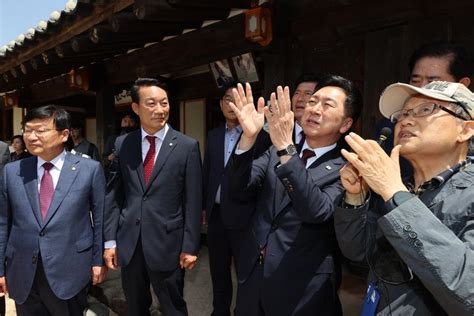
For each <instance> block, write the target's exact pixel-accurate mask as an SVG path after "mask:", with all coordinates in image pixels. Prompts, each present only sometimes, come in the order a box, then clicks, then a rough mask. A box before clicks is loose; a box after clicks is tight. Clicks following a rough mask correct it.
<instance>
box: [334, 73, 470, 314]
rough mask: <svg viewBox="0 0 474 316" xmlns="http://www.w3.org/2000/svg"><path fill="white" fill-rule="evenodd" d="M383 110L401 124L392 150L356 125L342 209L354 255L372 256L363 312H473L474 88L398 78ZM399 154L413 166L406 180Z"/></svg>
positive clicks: (340, 226) (341, 230) (344, 233)
mask: <svg viewBox="0 0 474 316" xmlns="http://www.w3.org/2000/svg"><path fill="white" fill-rule="evenodd" d="M380 111H381V113H382V114H383V115H384V116H385V117H387V118H390V119H391V121H392V122H393V123H395V133H394V142H395V145H396V146H395V147H394V149H393V150H392V152H391V156H390V157H389V156H388V155H386V154H385V152H384V151H383V150H382V148H381V147H380V146H379V144H377V143H376V142H375V141H371V140H364V139H362V138H361V137H359V136H358V135H356V134H354V133H351V134H350V135H348V136H347V137H346V141H347V142H348V144H349V145H350V146H351V148H352V150H353V152H348V151H345V150H342V154H343V156H344V157H345V158H346V159H347V160H348V161H349V163H348V164H347V165H346V166H345V167H344V168H343V169H342V170H341V180H342V184H343V186H344V188H345V194H344V195H343V199H342V201H341V202H340V203H339V207H337V208H336V211H335V227H336V234H337V237H338V241H339V245H340V247H341V250H342V252H343V254H344V255H345V256H347V257H348V258H350V259H351V260H355V261H366V262H367V263H368V265H369V267H370V273H369V289H368V293H367V297H366V299H365V300H364V305H363V307H362V312H363V313H362V314H363V315H375V314H378V315H446V314H450V315H472V314H473V313H474V287H473V284H474V273H473V269H474V251H473V250H474V216H473V214H474V213H473V205H474V186H473V181H474V165H472V160H471V158H469V157H467V152H468V148H469V144H470V139H471V137H472V135H473V134H474V122H473V120H472V119H473V116H474V95H473V94H472V92H471V91H470V90H469V89H468V88H466V87H465V86H464V85H462V84H461V83H448V82H441V81H434V82H431V83H429V84H428V85H426V86H424V87H423V88H418V87H415V86H411V85H408V84H402V83H397V84H392V85H390V86H389V87H387V88H386V89H385V91H384V92H383V93H382V96H381V97H380ZM399 155H401V156H403V157H405V158H406V159H407V160H408V161H409V162H410V163H411V165H412V166H413V169H414V173H413V177H412V178H411V179H408V181H402V179H401V176H400V167H399V163H398V159H399Z"/></svg>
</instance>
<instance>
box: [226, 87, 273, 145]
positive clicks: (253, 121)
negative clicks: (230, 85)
mask: <svg viewBox="0 0 474 316" xmlns="http://www.w3.org/2000/svg"><path fill="white" fill-rule="evenodd" d="M232 93H233V94H234V101H235V102H234V103H232V102H231V103H229V105H230V107H231V108H232V110H233V111H234V113H235V114H236V115H237V119H238V120H239V123H240V126H241V127H242V132H243V135H242V136H245V137H246V138H247V139H248V140H251V139H253V140H255V139H256V137H257V135H258V133H259V132H260V131H261V129H262V128H263V124H264V121H265V119H264V114H263V108H264V106H265V101H264V100H263V98H259V99H258V109H255V105H254V103H253V96H252V88H251V87H250V84H248V83H246V84H245V91H244V88H243V87H242V85H241V84H240V83H239V84H238V85H237V89H232ZM252 145H253V144H252Z"/></svg>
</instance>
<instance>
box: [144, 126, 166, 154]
mask: <svg viewBox="0 0 474 316" xmlns="http://www.w3.org/2000/svg"><path fill="white" fill-rule="evenodd" d="M169 129H170V128H169V126H168V124H166V125H165V127H164V128H162V129H160V130H159V131H158V132H156V133H155V134H153V135H150V134H148V133H147V132H145V130H144V129H143V127H142V128H141V130H142V161H145V157H146V154H147V153H148V149H149V148H150V142H149V141H148V139H146V137H147V136H155V137H156V139H155V146H156V147H155V160H154V161H156V157H158V154H159V152H160V148H161V145H162V144H163V141H164V140H165V136H166V133H168V130H169Z"/></svg>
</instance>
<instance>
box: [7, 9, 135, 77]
mask: <svg viewBox="0 0 474 316" xmlns="http://www.w3.org/2000/svg"><path fill="white" fill-rule="evenodd" d="M133 3H134V0H116V1H112V2H111V3H109V4H107V5H104V6H95V7H94V9H93V11H92V14H91V15H90V16H86V17H83V18H81V19H77V20H76V21H75V22H73V23H71V24H70V25H67V26H64V27H63V28H62V29H61V30H60V31H59V32H58V33H57V34H55V35H51V36H48V37H47V38H45V39H44V40H42V41H41V42H38V44H37V45H35V46H34V47H32V48H31V49H28V50H26V51H24V52H20V53H19V54H18V56H17V57H15V58H9V60H8V61H7V62H5V63H3V64H1V65H0V73H3V72H5V71H7V70H9V69H10V68H12V67H14V66H17V65H19V64H21V63H24V62H26V61H28V60H30V59H31V58H32V57H34V56H37V55H40V54H42V53H43V52H45V51H47V50H49V49H53V48H54V47H55V46H56V45H58V43H63V42H66V41H69V40H70V39H71V38H73V37H75V36H77V35H79V34H81V33H84V32H86V31H88V30H89V29H90V28H91V27H93V26H94V25H96V24H98V23H100V22H102V21H105V20H107V19H108V17H109V16H111V15H112V14H114V13H115V12H119V11H121V10H123V9H125V8H127V7H129V6H130V5H132V4H133Z"/></svg>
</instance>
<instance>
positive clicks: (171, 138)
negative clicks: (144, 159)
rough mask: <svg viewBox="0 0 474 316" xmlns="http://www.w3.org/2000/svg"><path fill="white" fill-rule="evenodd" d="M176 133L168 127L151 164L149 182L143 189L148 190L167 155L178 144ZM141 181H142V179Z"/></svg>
mask: <svg viewBox="0 0 474 316" xmlns="http://www.w3.org/2000/svg"><path fill="white" fill-rule="evenodd" d="M177 135H178V134H177V133H176V131H175V130H174V129H172V128H171V127H170V128H169V129H168V132H167V133H166V136H165V139H164V140H163V143H162V144H161V148H160V152H159V153H158V157H156V160H155V165H154V166H153V171H152V172H151V176H150V182H148V186H146V189H145V191H148V189H149V188H150V185H151V184H152V183H153V181H155V178H156V177H157V176H158V174H159V173H160V171H161V168H163V165H164V163H165V162H166V160H167V159H168V157H169V155H170V154H171V153H172V152H173V150H174V149H175V148H176V146H177V145H178V137H177ZM142 171H143V164H142ZM142 183H144V182H143V181H142Z"/></svg>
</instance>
